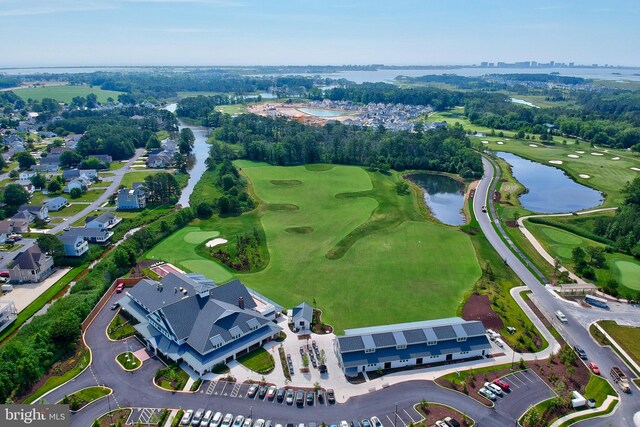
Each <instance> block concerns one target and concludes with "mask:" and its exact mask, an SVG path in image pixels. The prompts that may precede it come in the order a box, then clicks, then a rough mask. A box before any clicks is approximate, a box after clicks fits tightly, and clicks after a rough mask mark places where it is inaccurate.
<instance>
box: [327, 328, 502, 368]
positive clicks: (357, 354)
mask: <svg viewBox="0 0 640 427" xmlns="http://www.w3.org/2000/svg"><path fill="white" fill-rule="evenodd" d="M334 350H335V353H336V355H338V359H339V363H340V366H341V367H342V369H343V371H344V373H345V375H347V376H357V375H358V374H359V373H361V372H365V371H376V370H378V369H392V368H401V367H405V366H414V365H426V364H432V363H440V362H453V361H456V360H466V359H474V358H482V357H484V356H487V355H488V354H489V352H490V351H491V343H490V342H489V339H488V338H487V335H486V330H485V328H484V326H483V325H482V322H480V321H465V320H463V319H460V318H457V317H455V318H450V319H439V320H429V321H424V322H412V323H401V324H395V325H385V326H374V327H370V328H359V329H347V330H345V331H344V336H340V337H337V338H336V339H335V340H334Z"/></svg>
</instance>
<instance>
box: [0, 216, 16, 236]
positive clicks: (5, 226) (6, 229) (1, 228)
mask: <svg viewBox="0 0 640 427" xmlns="http://www.w3.org/2000/svg"><path fill="white" fill-rule="evenodd" d="M11 233H13V222H12V221H11V220H6V219H5V220H3V221H0V234H6V235H9V234H11Z"/></svg>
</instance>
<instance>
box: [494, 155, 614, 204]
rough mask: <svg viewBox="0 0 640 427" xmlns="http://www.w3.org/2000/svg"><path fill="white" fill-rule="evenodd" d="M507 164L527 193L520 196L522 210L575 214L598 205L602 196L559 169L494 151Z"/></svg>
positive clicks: (601, 200)
mask: <svg viewBox="0 0 640 427" xmlns="http://www.w3.org/2000/svg"><path fill="white" fill-rule="evenodd" d="M496 155H497V156H498V157H500V158H501V159H503V160H505V161H506V162H507V163H509V164H510V165H511V169H512V173H513V176H514V178H515V179H517V180H518V181H519V182H520V183H521V184H522V185H524V186H525V187H526V188H527V190H528V192H527V193H525V194H522V195H521V196H520V204H521V205H522V207H524V208H525V209H528V210H530V211H533V212H540V213H561V212H576V211H581V210H584V209H589V208H593V207H595V206H598V205H600V204H602V202H603V200H604V199H603V196H602V193H600V192H599V191H596V190H594V189H592V188H589V187H587V186H584V185H582V184H578V183H577V182H575V181H574V180H572V179H571V178H570V177H569V176H568V175H567V174H565V173H564V172H563V171H562V170H560V169H558V168H555V167H553V166H547V165H543V164H541V163H537V162H533V161H531V160H527V159H524V158H522V157H520V156H516V155H515V154H511V153H505V152H498V153H496Z"/></svg>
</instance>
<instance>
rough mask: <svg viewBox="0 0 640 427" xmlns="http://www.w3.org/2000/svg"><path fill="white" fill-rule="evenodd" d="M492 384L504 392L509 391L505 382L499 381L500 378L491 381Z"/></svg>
mask: <svg viewBox="0 0 640 427" xmlns="http://www.w3.org/2000/svg"><path fill="white" fill-rule="evenodd" d="M493 383H494V384H495V385H497V386H498V387H500V388H501V389H503V390H504V391H509V383H508V382H506V381H505V380H501V379H500V378H496V379H494V380H493Z"/></svg>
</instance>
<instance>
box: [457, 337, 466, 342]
mask: <svg viewBox="0 0 640 427" xmlns="http://www.w3.org/2000/svg"><path fill="white" fill-rule="evenodd" d="M466 340H467V337H458V339H457V341H458V342H464V341H466Z"/></svg>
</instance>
